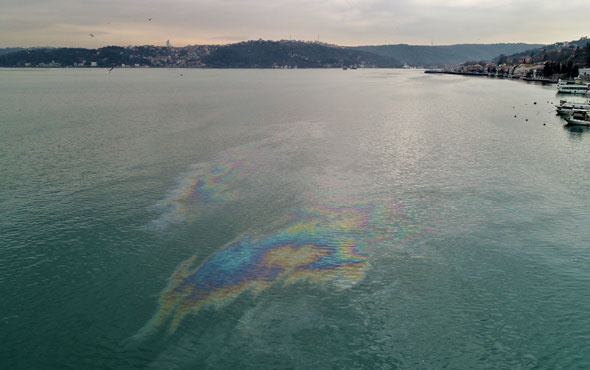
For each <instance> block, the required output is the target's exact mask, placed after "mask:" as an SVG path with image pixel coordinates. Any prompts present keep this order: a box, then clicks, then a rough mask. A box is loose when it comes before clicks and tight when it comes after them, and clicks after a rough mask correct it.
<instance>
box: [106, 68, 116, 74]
mask: <svg viewBox="0 0 590 370" xmlns="http://www.w3.org/2000/svg"><path fill="white" fill-rule="evenodd" d="M105 69H106V68H105ZM113 69H115V67H111V68H110V69H107V74H109V73H111V71H112V70H113Z"/></svg>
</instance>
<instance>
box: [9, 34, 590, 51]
mask: <svg viewBox="0 0 590 370" xmlns="http://www.w3.org/2000/svg"><path fill="white" fill-rule="evenodd" d="M583 37H584V36H582V37H580V38H579V39H577V40H566V41H554V42H549V43H538V42H526V41H518V42H502V41H499V42H488V43H485V42H463V43H454V44H430V45H429V44H408V43H405V42H399V43H391V44H375V43H367V44H357V45H341V44H336V43H331V42H325V41H317V40H295V39H293V40H291V39H278V40H273V39H245V40H242V41H235V42H228V43H196V44H186V45H172V43H171V45H170V47H174V48H183V47H189V46H226V45H234V44H239V43H242V42H249V41H270V42H280V41H292V42H305V43H319V44H323V45H334V46H340V47H359V46H388V45H408V46H455V45H499V44H529V45H552V44H556V43H560V42H571V41H579V40H581V39H583ZM109 46H116V47H133V46H158V47H160V46H164V47H165V46H166V42H164V43H162V44H126V45H121V44H105V45H104V46H99V47H88V46H63V45H60V46H56V45H28V46H24V45H11V46H0V49H10V48H24V49H26V48H77V49H100V48H103V47H109Z"/></svg>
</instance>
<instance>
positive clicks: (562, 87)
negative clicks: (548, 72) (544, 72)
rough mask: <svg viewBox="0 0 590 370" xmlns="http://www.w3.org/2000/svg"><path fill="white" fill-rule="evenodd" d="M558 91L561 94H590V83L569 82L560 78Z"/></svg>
mask: <svg viewBox="0 0 590 370" xmlns="http://www.w3.org/2000/svg"><path fill="white" fill-rule="evenodd" d="M557 92H558V93H559V94H582V95H590V83H588V84H586V83H584V84H581V83H568V82H563V81H561V80H559V83H558V84H557Z"/></svg>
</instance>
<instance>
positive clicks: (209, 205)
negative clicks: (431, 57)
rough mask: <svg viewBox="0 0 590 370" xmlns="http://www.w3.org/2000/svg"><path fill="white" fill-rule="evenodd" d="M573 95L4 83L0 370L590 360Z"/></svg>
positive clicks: (121, 77)
mask: <svg viewBox="0 0 590 370" xmlns="http://www.w3.org/2000/svg"><path fill="white" fill-rule="evenodd" d="M181 73H182V74H183V75H182V76H181V75H180V74H181ZM557 100H558V98H557V97H556V96H555V90H554V87H551V86H546V87H544V86H540V85H533V84H526V83H522V82H516V81H507V80H494V79H483V78H465V77H460V76H436V75H425V74H423V73H422V72H421V71H402V70H355V71H342V70H286V71H283V70H219V71H218V70H163V69H159V70H139V69H136V70H117V69H116V70H114V71H113V72H111V73H110V74H105V73H104V71H102V70H67V69H59V70H58V69H55V70H41V69H31V70H0V296H1V297H2V299H1V300H0V340H1V343H2V346H0V367H1V368H6V369H415V368H425V369H438V368H449V369H532V368H535V369H558V368H563V369H586V368H590V352H589V351H588V348H590V269H589V268H588V266H589V263H590V228H588V225H590V192H588V189H590V132H587V131H586V130H584V129H574V128H568V127H564V126H563V124H564V122H563V121H562V120H560V119H559V118H558V117H556V116H555V114H554V109H553V108H554V106H553V105H552V104H550V103H551V102H553V103H555V102H556V101H557ZM534 102H537V104H534ZM515 115H516V116H517V117H514V116H515ZM527 119H528V121H527ZM543 124H545V125H543Z"/></svg>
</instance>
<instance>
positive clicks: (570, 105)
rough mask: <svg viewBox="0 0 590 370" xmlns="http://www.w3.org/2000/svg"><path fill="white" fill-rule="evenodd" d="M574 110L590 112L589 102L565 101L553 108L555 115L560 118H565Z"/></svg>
mask: <svg viewBox="0 0 590 370" xmlns="http://www.w3.org/2000/svg"><path fill="white" fill-rule="evenodd" d="M574 109H584V110H590V100H587V101H586V102H572V101H567V100H560V101H559V105H557V106H556V107H555V110H557V114H559V115H561V116H566V115H568V114H570V113H572V111H573V110H574Z"/></svg>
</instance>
